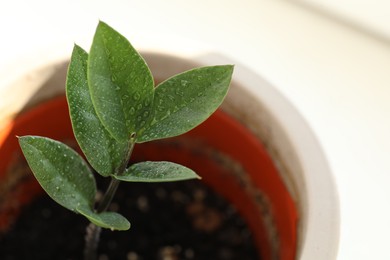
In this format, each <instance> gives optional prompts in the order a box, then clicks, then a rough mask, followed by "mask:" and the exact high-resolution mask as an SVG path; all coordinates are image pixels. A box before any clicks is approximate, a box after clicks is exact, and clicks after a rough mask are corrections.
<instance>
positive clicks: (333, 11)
mask: <svg viewBox="0 0 390 260" xmlns="http://www.w3.org/2000/svg"><path fill="white" fill-rule="evenodd" d="M287 1H291V2H293V3H297V4H300V5H303V6H306V7H308V8H313V10H316V11H319V12H321V13H323V14H325V15H329V16H331V17H332V18H336V19H339V20H340V21H341V22H345V23H348V24H350V25H351V26H354V27H355V28H356V29H358V30H364V31H367V32H368V33H371V34H372V35H373V36H376V37H379V38H382V39H384V40H386V41H387V42H389V41H390V2H389V1H387V0H342V1H340V0H287Z"/></svg>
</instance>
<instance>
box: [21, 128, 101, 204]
mask: <svg viewBox="0 0 390 260" xmlns="http://www.w3.org/2000/svg"><path fill="white" fill-rule="evenodd" d="M19 143H20V146H21V148H22V151H23V154H24V156H25V157H26V159H27V162H28V164H29V166H30V168H31V170H32V172H33V173H34V176H35V177H36V179H37V180H38V182H39V183H40V184H41V186H42V188H43V189H44V190H45V191H46V192H47V193H48V194H49V196H50V197H51V198H53V199H54V200H55V201H56V202H57V203H59V204H61V205H62V206H64V207H65V208H67V209H70V210H73V211H74V210H75V209H76V208H78V207H81V206H83V207H92V206H93V203H94V199H95V194H96V184H95V179H94V176H93V174H92V172H91V171H90V169H89V168H88V165H87V164H86V162H85V161H84V160H83V158H82V157H81V156H80V155H79V154H78V153H76V152H75V151H74V150H73V149H71V148H70V147H68V146H67V145H65V144H63V143H61V142H58V141H55V140H52V139H49V138H45V137H38V136H23V137H20V138H19Z"/></svg>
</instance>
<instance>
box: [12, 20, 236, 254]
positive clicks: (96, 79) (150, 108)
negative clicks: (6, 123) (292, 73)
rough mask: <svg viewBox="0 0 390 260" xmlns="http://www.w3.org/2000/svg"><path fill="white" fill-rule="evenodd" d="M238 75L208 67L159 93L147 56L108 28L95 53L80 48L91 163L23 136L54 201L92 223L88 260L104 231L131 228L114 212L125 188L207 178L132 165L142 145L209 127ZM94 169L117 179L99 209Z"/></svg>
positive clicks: (77, 96) (85, 144) (70, 90)
mask: <svg viewBox="0 0 390 260" xmlns="http://www.w3.org/2000/svg"><path fill="white" fill-rule="evenodd" d="M232 72H233V66H232V65H224V66H210V67H201V68H196V69H192V70H189V71H186V72H184V73H181V74H178V75H176V76H174V77H171V78H169V79H168V80H166V81H164V82H162V83H160V84H158V85H157V86H156V87H155V86H154V80H153V77H152V75H151V72H150V70H149V68H148V66H147V64H146V63H145V61H144V60H143V58H142V57H141V56H140V54H139V53H138V52H137V51H136V50H135V49H134V48H133V46H132V45H131V44H130V42H129V41H128V40H127V39H125V38H124V37H123V36H122V35H121V34H119V33H118V32H116V31H115V30H114V29H112V28H111V27H109V26H108V25H107V24H105V23H103V22H99V24H98V26H97V29H96V32H95V36H94V39H93V43H92V46H91V49H90V52H89V54H88V53H87V52H85V51H84V50H83V49H82V48H81V47H79V46H77V45H75V46H74V49H73V53H72V57H71V61H70V64H69V68H68V74H67V80H66V97H67V101H68V105H69V111H70V118H71V122H72V127H73V132H74V135H75V137H76V140H77V142H78V144H79V146H80V148H81V150H82V152H83V153H84V155H85V158H86V159H87V161H88V163H89V164H88V163H87V162H86V161H85V160H84V159H83V157H81V156H80V155H79V154H78V153H77V152H76V151H74V150H73V149H72V148H70V147H68V146H67V145H65V144H64V143H61V142H59V141H55V140H52V139H49V138H46V137H39V136H23V137H19V143H20V146H21V148H22V151H23V153H24V156H25V157H26V159H27V162H28V164H29V166H30V168H31V170H32V172H33V174H34V176H35V177H36V179H37V180H38V182H39V183H40V185H41V186H42V187H43V189H44V190H45V191H46V192H47V193H48V195H49V196H50V197H51V198H52V199H53V200H55V201H56V202H57V203H58V204H60V205H62V206H63V207H65V208H67V209H69V210H71V211H74V212H75V213H78V214H81V215H83V216H85V217H86V218H88V220H89V221H90V222H91V223H92V224H91V225H90V226H89V228H88V230H89V235H87V245H86V248H87V249H86V254H85V256H86V258H93V254H94V253H93V251H94V249H95V247H96V245H97V240H98V239H97V238H98V236H99V232H100V227H102V228H108V229H111V230H127V229H129V228H130V223H129V221H128V220H127V219H126V218H125V217H124V216H122V215H120V214H119V213H116V212H109V211H107V209H108V207H109V205H110V202H111V200H112V198H113V196H114V194H115V191H116V189H117V187H118V185H119V183H120V182H121V181H125V182H166V181H180V180H188V179H194V178H200V177H199V176H198V175H197V174H196V173H195V172H193V171H192V170H191V169H189V168H186V167H184V166H182V165H178V164H175V163H172V162H165V161H160V162H151V161H146V162H140V163H135V164H132V165H128V164H129V159H130V156H131V153H132V151H133V147H134V145H135V144H138V143H144V142H149V141H153V140H157V139H163V138H169V137H174V136H178V135H181V134H183V133H185V132H188V131H189V130H191V129H193V128H194V127H196V126H197V125H199V124H200V123H202V122H203V121H204V120H206V119H207V118H208V117H209V116H210V115H211V114H212V113H213V112H214V111H215V110H216V109H217V108H218V107H219V105H220V104H221V103H222V101H223V99H224V97H225V95H226V93H227V91H228V88H229V84H230V81H231V76H232ZM90 167H92V168H93V170H95V171H96V172H97V173H98V174H100V175H102V176H103V177H108V178H110V179H111V182H110V184H109V186H108V188H107V190H106V192H105V194H104V196H103V198H102V199H101V200H100V201H99V202H95V198H96V192H97V188H96V181H95V178H94V175H93V172H92V170H91V168H90ZM95 204H97V205H95ZM93 237H95V238H93Z"/></svg>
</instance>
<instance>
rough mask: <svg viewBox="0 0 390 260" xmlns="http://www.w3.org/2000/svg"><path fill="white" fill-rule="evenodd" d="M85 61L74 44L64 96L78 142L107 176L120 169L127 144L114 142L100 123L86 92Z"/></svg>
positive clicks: (84, 53) (86, 56)
mask: <svg viewBox="0 0 390 260" xmlns="http://www.w3.org/2000/svg"><path fill="white" fill-rule="evenodd" d="M87 60H88V54H87V53H86V52H85V51H84V50H83V49H82V48H80V47H79V46H77V45H75V46H74V49H73V53H72V57H71V61H70V64H69V68H68V74H67V79H66V96H67V99H68V104H69V112H70V117H71V120H72V126H73V131H74V134H75V137H76V139H77V142H78V143H79V145H80V147H81V149H82V151H83V152H84V154H85V156H86V157H87V160H88V161H89V163H90V164H91V165H92V167H93V168H94V169H95V170H96V171H97V172H98V173H99V174H101V175H103V176H108V175H109V174H112V173H115V172H117V171H118V169H119V168H120V167H121V165H122V162H123V160H124V159H125V158H126V156H127V153H128V147H129V144H128V142H127V141H124V142H118V141H116V139H114V137H112V136H111V134H110V133H109V132H108V131H107V130H106V129H105V127H104V126H103V124H102V123H101V122H100V119H99V117H98V116H97V114H96V112H95V109H94V106H93V104H92V100H91V96H90V93H89V88H88V80H87Z"/></svg>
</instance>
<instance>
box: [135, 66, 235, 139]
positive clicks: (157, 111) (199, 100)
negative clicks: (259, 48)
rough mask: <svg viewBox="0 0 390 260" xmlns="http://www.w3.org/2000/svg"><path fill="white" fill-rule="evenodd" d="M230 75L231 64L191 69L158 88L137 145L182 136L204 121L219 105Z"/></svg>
mask: <svg viewBox="0 0 390 260" xmlns="http://www.w3.org/2000/svg"><path fill="white" fill-rule="evenodd" d="M232 73H233V66H232V65H225V66H212V67H202V68H197V69H193V70H190V71H187V72H184V73H182V74H178V75H176V76H174V77H172V78H170V79H168V80H166V81H164V82H162V83H161V84H160V85H158V86H157V88H156V90H155V94H154V102H153V117H152V119H151V121H150V124H149V125H148V126H147V127H146V128H145V130H144V131H143V132H141V133H140V135H139V136H138V138H137V140H136V141H137V142H139V143H142V142H147V141H151V140H156V139H162V138H167V137H173V136H177V135H181V134H183V133H185V132H187V131H189V130H191V129H193V128H194V127H196V126H198V125H199V124H200V123H202V122H203V121H204V120H206V119H207V118H208V117H209V116H210V115H211V114H212V113H213V112H214V111H215V110H216V109H217V108H218V107H219V106H220V105H221V103H222V101H223V99H224V97H225V96H226V94H227V90H228V88H229V84H230V81H231V77H232Z"/></svg>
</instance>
